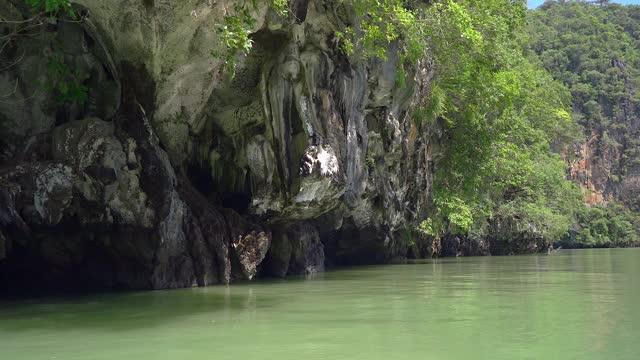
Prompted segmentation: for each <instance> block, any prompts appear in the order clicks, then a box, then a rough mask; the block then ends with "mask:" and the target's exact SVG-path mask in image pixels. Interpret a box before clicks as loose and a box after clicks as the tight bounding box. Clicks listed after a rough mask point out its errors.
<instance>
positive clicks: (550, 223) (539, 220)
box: [419, 0, 579, 242]
mask: <svg viewBox="0 0 640 360" xmlns="http://www.w3.org/2000/svg"><path fill="white" fill-rule="evenodd" d="M525 11H526V10H525V3H524V2H517V3H513V2H512V1H503V0H490V1H473V0H460V1H441V2H437V3H436V4H435V5H434V6H432V7H430V8H429V9H427V11H426V12H425V14H426V18H427V19H428V21H427V22H428V23H429V24H431V25H432V26H430V27H429V28H428V30H427V34H428V39H429V46H430V50H431V56H432V57H433V58H434V61H435V67H436V74H435V78H434V84H433V88H432V91H431V96H430V98H429V99H426V102H425V104H424V105H423V107H422V112H421V113H419V115H421V116H422V118H421V119H419V122H420V123H424V121H425V120H426V121H427V124H429V123H432V122H433V121H435V120H436V119H441V120H443V122H444V124H445V125H446V132H447V138H448V140H447V152H446V154H445V157H444V159H443V160H442V161H441V165H440V168H439V170H438V171H437V173H436V178H435V181H434V208H433V210H432V214H433V215H432V216H431V217H430V218H429V219H427V220H426V221H425V222H423V223H422V224H421V225H420V227H419V230H421V231H423V232H426V233H428V234H431V235H434V236H438V235H442V234H443V233H445V232H449V233H472V234H473V235H475V236H477V237H479V238H482V237H487V236H491V235H492V234H488V233H487V231H488V230H487V229H489V227H487V226H486V224H487V223H488V222H492V221H497V220H500V221H501V222H505V221H507V222H509V223H510V224H512V225H513V226H512V228H514V229H522V231H523V232H528V233H529V235H531V236H536V237H543V238H545V239H547V240H548V241H549V242H551V241H553V240H555V239H556V238H557V237H559V236H561V235H563V234H564V233H566V231H567V230H568V228H569V224H570V219H571V214H572V208H573V207H575V206H579V192H578V190H577V189H576V187H575V186H573V185H572V184H571V183H570V182H568V181H566V180H564V163H563V162H562V160H561V159H560V158H559V157H558V156H557V155H555V154H553V153H552V151H551V146H550V142H551V141H552V140H554V139H558V138H561V137H562V135H563V134H565V133H566V132H567V131H568V129H570V128H571V126H572V124H573V121H572V118H571V116H570V115H569V112H568V111H567V109H568V105H569V103H570V96H569V94H568V92H567V90H566V89H565V88H564V87H563V86H562V85H561V84H560V83H558V82H555V81H554V80H553V79H552V78H551V76H550V75H549V74H548V73H547V72H546V71H544V70H540V69H539V68H538V67H537V66H535V65H534V64H532V63H531V61H530V60H529V59H528V58H527V57H526V56H525V52H524V49H525V45H526V43H525V40H526V39H525V34H524V24H525ZM531 229H534V230H535V234H531V231H532V230H531Z"/></svg>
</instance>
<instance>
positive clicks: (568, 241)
mask: <svg viewBox="0 0 640 360" xmlns="http://www.w3.org/2000/svg"><path fill="white" fill-rule="evenodd" d="M573 227H574V229H573V230H574V231H573V232H572V233H571V234H570V235H568V236H566V237H565V238H564V239H563V240H562V242H561V243H560V244H561V245H563V246H571V247H576V246H577V247H612V246H631V245H637V244H640V215H638V214H637V213H635V212H633V211H630V210H628V209H627V208H626V207H625V206H624V205H622V204H620V203H616V202H609V203H608V204H606V205H604V206H594V207H591V208H587V207H584V208H582V209H581V210H580V211H579V212H578V214H577V216H576V222H575V224H574V226H573Z"/></svg>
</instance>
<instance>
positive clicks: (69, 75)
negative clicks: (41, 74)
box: [47, 56, 89, 105]
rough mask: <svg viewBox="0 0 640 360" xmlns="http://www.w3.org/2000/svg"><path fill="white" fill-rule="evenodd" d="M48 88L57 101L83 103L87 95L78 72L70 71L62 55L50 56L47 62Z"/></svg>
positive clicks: (86, 89)
mask: <svg viewBox="0 0 640 360" xmlns="http://www.w3.org/2000/svg"><path fill="white" fill-rule="evenodd" d="M47 74H48V78H49V83H48V84H47V87H48V89H49V90H50V91H51V92H53V94H54V95H55V97H56V100H57V101H58V102H59V103H67V102H75V103H77V104H78V105H84V104H85V103H86V102H87V100H88V99H89V97H88V90H89V89H88V88H87V87H86V86H84V85H83V84H82V83H81V82H80V81H79V74H78V72H77V71H76V72H72V71H71V69H70V68H69V66H67V64H65V63H64V60H63V59H62V57H59V56H52V57H51V58H49V61H48V63H47Z"/></svg>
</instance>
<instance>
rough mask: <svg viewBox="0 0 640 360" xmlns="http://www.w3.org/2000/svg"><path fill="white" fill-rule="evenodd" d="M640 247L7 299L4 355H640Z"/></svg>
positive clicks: (0, 351) (2, 318)
mask: <svg viewBox="0 0 640 360" xmlns="http://www.w3.org/2000/svg"><path fill="white" fill-rule="evenodd" d="M639 276H640V249H614V250H572V251H561V252H560V253H558V254H557V255H552V256H546V255H541V256H515V257H478V258H461V259H442V260H434V261H427V262H421V263H412V264H406V265H405V264H403V265H387V266H375V267H361V268H354V269H346V270H340V271H335V272H330V273H326V274H323V275H321V276H320V277H318V278H316V279H312V280H302V279H299V280H287V281H277V282H256V283H249V284H239V285H233V286H229V287H223V286H219V287H210V288H204V289H185V290H173V291H156V292H140V293H127V294H112V295H98V296H84V297H74V298H69V299H64V298H55V299H39V300H32V301H21V302H19V303H18V302H15V301H14V302H10V303H7V302H0V359H2V360H21V359H60V360H62V359H64V360H72V359H82V360H88V359H108V360H120V359H135V360H146V359H153V360H159V359H176V360H189V359H215V360H224V359H233V360H249V359H278V360H285V359H296V360H307V359H363V360H375V359H412V360H415V359H491V360H495V359H509V360H512V359H634V360H635V359H640V278H639Z"/></svg>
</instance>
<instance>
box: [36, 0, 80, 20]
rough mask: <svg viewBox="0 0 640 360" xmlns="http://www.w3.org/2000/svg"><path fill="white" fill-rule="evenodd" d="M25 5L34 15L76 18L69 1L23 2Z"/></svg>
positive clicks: (44, 0)
mask: <svg viewBox="0 0 640 360" xmlns="http://www.w3.org/2000/svg"><path fill="white" fill-rule="evenodd" d="M25 2H26V3H27V5H29V6H30V7H31V10H33V12H34V13H42V12H44V13H47V14H49V15H50V16H51V17H58V16H60V15H68V16H70V17H72V18H75V17H76V14H75V12H74V11H73V7H72V6H71V1H69V0H25Z"/></svg>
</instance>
